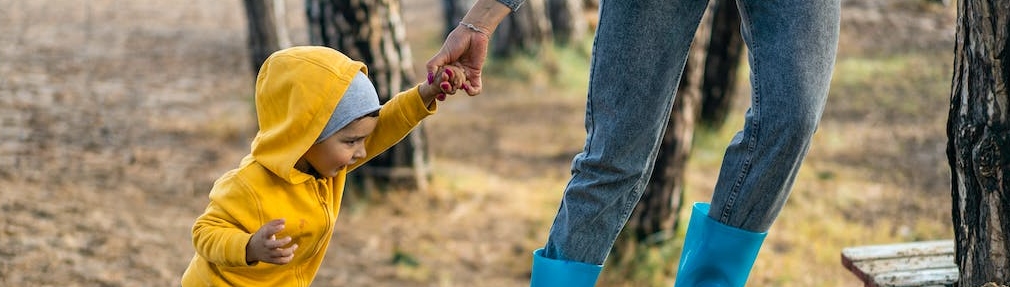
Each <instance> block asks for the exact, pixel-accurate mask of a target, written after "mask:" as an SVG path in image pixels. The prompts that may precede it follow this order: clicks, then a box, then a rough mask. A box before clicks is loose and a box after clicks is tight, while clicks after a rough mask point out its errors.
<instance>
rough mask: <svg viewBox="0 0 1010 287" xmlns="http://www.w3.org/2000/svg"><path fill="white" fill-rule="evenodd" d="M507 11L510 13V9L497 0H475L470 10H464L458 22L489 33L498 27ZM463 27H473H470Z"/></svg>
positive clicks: (507, 13)
mask: <svg viewBox="0 0 1010 287" xmlns="http://www.w3.org/2000/svg"><path fill="white" fill-rule="evenodd" d="M509 13H512V9H510V8H509V7H508V6H506V5H505V4H502V3H501V2H498V1H497V0H477V3H474V4H473V6H472V7H470V10H469V11H467V12H466V15H465V16H463V19H462V20H461V21H460V22H463V23H466V24H469V25H472V26H473V28H476V29H479V30H483V31H486V32H487V34H489V35H490V34H493V33H494V31H495V29H497V28H498V24H499V23H501V21H502V20H504V19H505V17H506V16H508V15H509ZM469 25H467V26H469ZM463 28H467V29H473V28H470V27H463ZM475 32H476V31H475Z"/></svg>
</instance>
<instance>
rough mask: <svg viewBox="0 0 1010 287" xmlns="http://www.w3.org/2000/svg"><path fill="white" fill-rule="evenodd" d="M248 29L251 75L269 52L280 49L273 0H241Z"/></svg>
mask: <svg viewBox="0 0 1010 287" xmlns="http://www.w3.org/2000/svg"><path fill="white" fill-rule="evenodd" d="M242 3H243V4H244V6H245V13H246V23H247V25H248V28H249V29H248V31H249V39H248V40H249V41H248V42H249V56H250V58H249V65H250V67H252V71H253V77H256V75H257V74H259V71H260V66H261V65H263V61H266V59H267V57H270V54H272V53H273V52H276V51H277V50H280V43H279V41H278V39H279V38H278V35H277V31H278V30H277V22H276V21H275V19H274V7H273V6H274V5H273V0H243V1H242Z"/></svg>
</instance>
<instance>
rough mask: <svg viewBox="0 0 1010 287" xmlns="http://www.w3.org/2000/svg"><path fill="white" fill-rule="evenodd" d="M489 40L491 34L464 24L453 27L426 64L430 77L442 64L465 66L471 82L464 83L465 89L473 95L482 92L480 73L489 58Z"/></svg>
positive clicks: (465, 72)
mask: <svg viewBox="0 0 1010 287" xmlns="http://www.w3.org/2000/svg"><path fill="white" fill-rule="evenodd" d="M478 29H482V28H478ZM483 31H489V30H483ZM489 41H491V39H490V36H489V34H485V33H484V32H478V31H475V30H472V29H470V28H467V27H465V26H463V25H459V26H456V29H453V30H452V32H450V33H449V36H448V37H446V38H445V43H444V44H442V49H440V50H439V51H438V54H435V56H433V57H431V59H430V60H428V63H427V64H426V65H425V66H426V67H427V69H428V75H429V77H431V75H432V74H433V73H435V72H436V71H438V70H439V69H438V68H439V67H441V66H445V65H449V64H453V65H457V66H459V67H460V68H463V73H464V74H465V75H466V80H467V82H469V84H466V83H464V84H463V86H462V88H463V90H464V91H466V93H467V94H468V95H471V96H476V95H478V94H480V91H481V86H482V84H481V79H480V74H481V69H483V68H484V59H485V58H487V46H488V42H489Z"/></svg>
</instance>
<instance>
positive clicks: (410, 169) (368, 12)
mask: <svg viewBox="0 0 1010 287" xmlns="http://www.w3.org/2000/svg"><path fill="white" fill-rule="evenodd" d="M306 12H307V14H308V15H307V18H308V21H309V25H308V26H309V40H310V41H311V43H312V44H313V45H324V46H329V47H332V48H334V49H337V50H338V51H341V52H343V53H344V54H345V55H347V56H348V57H350V58H351V59H355V60H358V61H362V62H364V63H365V64H366V65H367V66H368V73H369V75H368V77H369V79H371V80H372V82H373V83H374V84H375V86H376V90H377V92H378V93H379V101H380V102H381V103H385V102H386V101H389V99H390V98H392V97H393V96H395V95H396V93H398V92H400V91H403V90H406V89H408V88H410V87H412V86H413V85H414V84H415V81H414V77H413V76H412V73H413V72H414V70H413V67H412V60H411V54H410V46H409V45H408V44H407V41H406V40H405V39H406V38H405V36H406V32H405V28H404V24H403V21H402V17H401V15H400V2H399V1H397V0H353V1H352V0H307V1H306ZM426 142H427V141H426V139H425V137H424V131H423V127H421V126H419V127H417V128H416V129H415V130H414V132H412V133H411V134H410V135H408V139H407V140H403V141H400V143H399V144H397V145H395V146H393V147H392V148H390V149H389V150H387V151H386V152H384V153H382V154H380V155H378V156H377V157H375V158H374V159H372V160H371V161H369V162H368V164H366V165H365V166H362V167H361V168H359V169H358V171H356V172H355V174H357V175H359V176H361V177H362V178H361V180H362V181H363V182H364V184H365V186H373V185H374V184H376V183H378V184H382V183H396V184H407V185H414V187H416V188H418V189H421V190H425V189H427V183H428V177H429V176H430V175H429V171H428V169H427V162H428V153H427V147H426V144H425V143H426Z"/></svg>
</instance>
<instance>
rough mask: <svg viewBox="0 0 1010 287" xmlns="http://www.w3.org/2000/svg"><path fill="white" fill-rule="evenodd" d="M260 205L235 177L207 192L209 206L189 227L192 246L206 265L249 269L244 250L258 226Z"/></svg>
mask: <svg viewBox="0 0 1010 287" xmlns="http://www.w3.org/2000/svg"><path fill="white" fill-rule="evenodd" d="M260 207H261V206H260V202H259V200H258V198H257V197H256V196H255V193H254V192H251V191H250V189H249V188H248V187H247V186H245V185H244V184H242V183H241V182H240V181H239V180H238V179H237V178H236V177H234V176H231V177H227V178H223V179H222V180H219V181H218V182H217V183H215V185H214V188H213V190H211V192H210V204H208V205H207V209H206V210H205V211H204V213H203V214H202V215H200V217H199V218H197V219H196V223H194V224H193V246H194V247H195V248H196V252H197V253H198V254H200V256H201V257H203V258H204V259H206V260H207V261H208V262H211V263H213V264H217V265H221V266H233V267H234V266H249V265H248V264H247V263H246V252H245V250H246V249H245V247H246V244H247V243H248V242H249V238H251V237H252V233H255V232H256V230H257V229H258V228H259V226H262V223H261V221H262V220H260V217H261V216H260V212H259V211H260V210H261V208H260Z"/></svg>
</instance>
